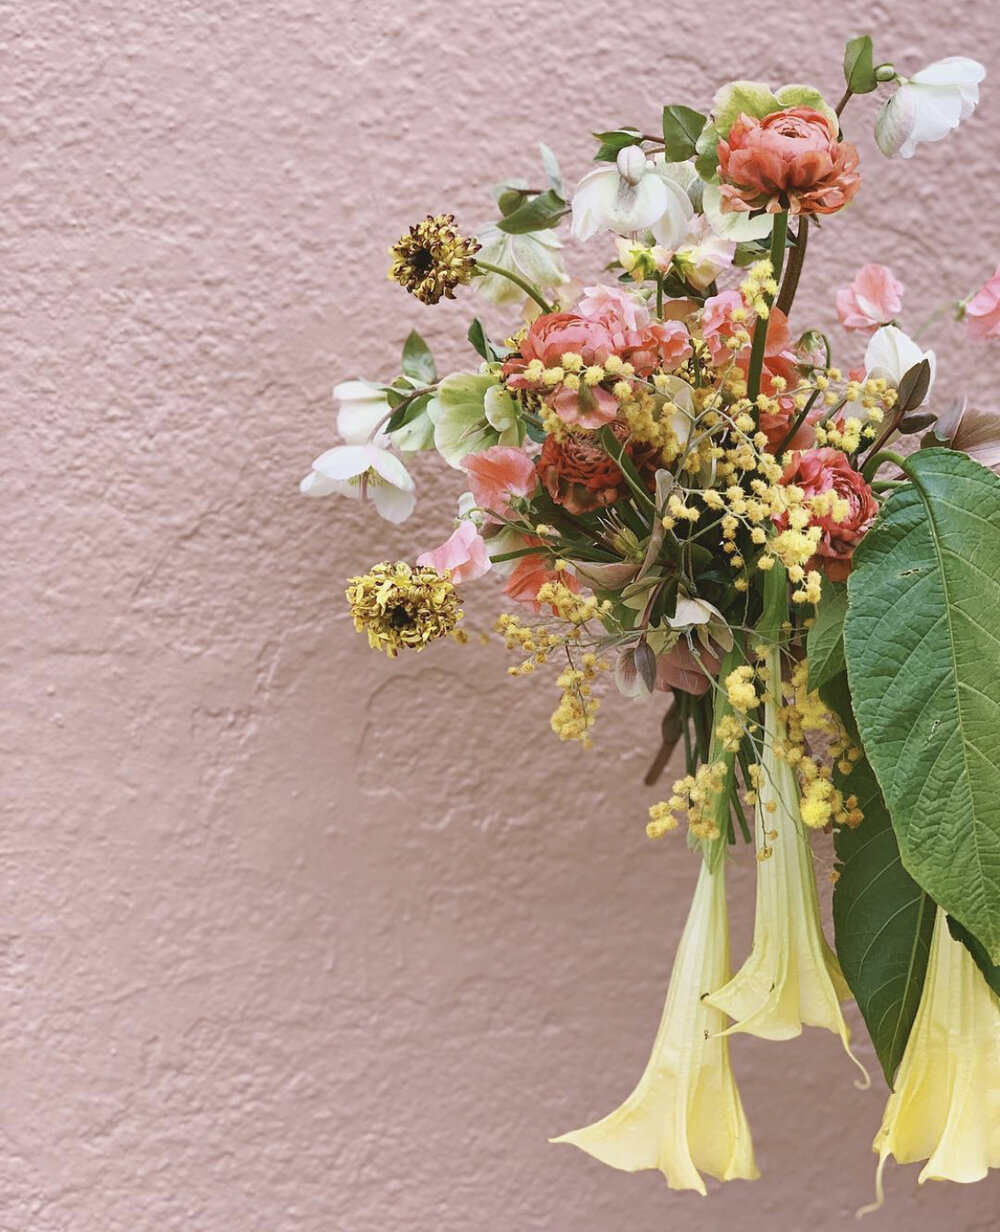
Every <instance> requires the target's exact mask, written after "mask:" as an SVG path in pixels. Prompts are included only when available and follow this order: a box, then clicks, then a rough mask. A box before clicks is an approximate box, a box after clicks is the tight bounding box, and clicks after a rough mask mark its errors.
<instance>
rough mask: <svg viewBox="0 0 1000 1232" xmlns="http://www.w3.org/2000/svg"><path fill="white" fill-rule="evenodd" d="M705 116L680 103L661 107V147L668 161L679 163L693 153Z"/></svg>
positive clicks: (703, 125)
mask: <svg viewBox="0 0 1000 1232" xmlns="http://www.w3.org/2000/svg"><path fill="white" fill-rule="evenodd" d="M706 118H707V117H705V116H703V115H702V114H701V112H700V111H695V110H694V109H693V108H692V107H683V106H681V105H680V104H675V105H673V106H668V107H664V108H663V147H664V153H665V154H666V156H667V159H668V161H670V162H673V163H679V162H683V161H684V160H685V159H688V158H691V157H692V156H693V155H694V153H695V149H696V146H697V142H698V138H699V137H700V136H701V130H702V129H703V128H704V127H705V121H706Z"/></svg>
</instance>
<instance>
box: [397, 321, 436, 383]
mask: <svg viewBox="0 0 1000 1232" xmlns="http://www.w3.org/2000/svg"><path fill="white" fill-rule="evenodd" d="M402 367H403V372H404V373H405V374H406V375H407V376H408V377H410V378H411V379H412V380H414V381H418V382H419V383H420V384H421V385H431V384H433V383H434V381H436V380H437V368H436V367H435V365H434V356H433V355H432V354H431V349H430V347H429V346H428V345H427V343H426V342H424V340H423V338H421V337H420V335H419V334H418V333H417V331H416V330H415V329H411V330H410V332H409V334H408V335H407V339H406V341H405V342H404V343H403V364H402Z"/></svg>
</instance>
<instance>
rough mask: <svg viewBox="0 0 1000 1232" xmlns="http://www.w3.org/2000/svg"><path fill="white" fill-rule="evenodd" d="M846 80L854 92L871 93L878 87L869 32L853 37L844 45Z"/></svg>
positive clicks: (848, 86)
mask: <svg viewBox="0 0 1000 1232" xmlns="http://www.w3.org/2000/svg"><path fill="white" fill-rule="evenodd" d="M844 80H845V81H846V82H847V88H848V89H849V90H850V91H851V93H852V94H871V92H872V91H873V90H875V89H877V88H878V78H877V77H876V76H875V65H874V64H873V62H872V41H871V39H870V38H869V36H868V35H867V34H862V35H861V36H860V37H859V38H852V39H851V40H850V42H849V43H848V44H847V45H846V46H845V47H844Z"/></svg>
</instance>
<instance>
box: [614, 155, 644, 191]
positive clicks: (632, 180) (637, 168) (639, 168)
mask: <svg viewBox="0 0 1000 1232" xmlns="http://www.w3.org/2000/svg"><path fill="white" fill-rule="evenodd" d="M616 162H617V164H618V174H619V175H620V176H621V177H622V179H623V180H625V181H626V183H628V184H632V185H633V186H634V185H636V184H638V183H639V181H640V180H641V179H642V177H643V175H644V174H645V172H646V155H645V153H644V152H643V149H642V147H641V146H638V145H627V146H626V147H625V149H624V150H619V151H618V158H617V159H616Z"/></svg>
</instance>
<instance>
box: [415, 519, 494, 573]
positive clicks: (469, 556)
mask: <svg viewBox="0 0 1000 1232" xmlns="http://www.w3.org/2000/svg"><path fill="white" fill-rule="evenodd" d="M491 563H492V562H491V561H490V555H489V552H488V551H487V550H486V543H485V541H484V540H483V537H482V535H481V534H480V533H479V531H478V530H477V529H476V527H475V526H474V525H473V524H472V523H471V522H459V524H458V526H457V527H456V529H455V531H454V533H453V534H452V535H451V537H450V538H449V539H447V540H446V541H445V542H444V543H442V544H441V546H440V547H439V548H434V549H433V551H430V552H421V554H420V555H419V556H418V557H417V564H418V565H430V567H431V568H432V569H436V570H437V571H438V573H444V571H445V570H446V569H447V570H448V572H449V573H450V574H451V580H452V581H453V582H455V583H456V584H458V583H461V582H474V581H475V580H476V578H481V577H482V576H483V574H484V573H486V572H488V570H489V568H490V565H491Z"/></svg>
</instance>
